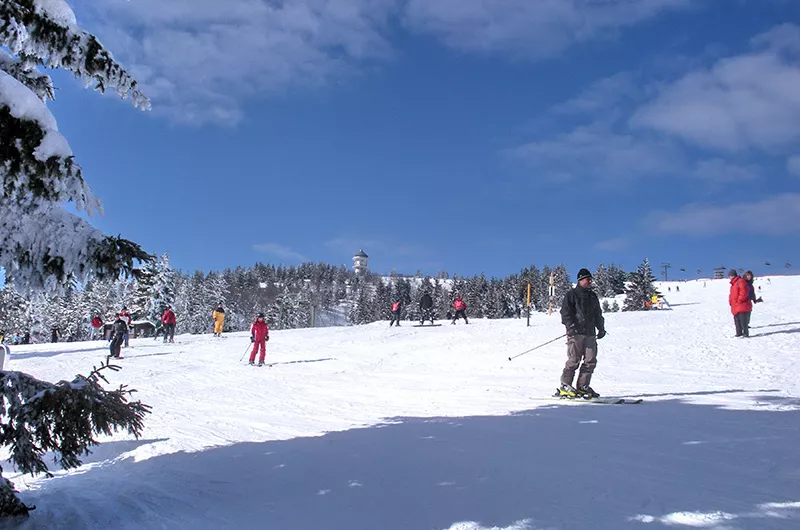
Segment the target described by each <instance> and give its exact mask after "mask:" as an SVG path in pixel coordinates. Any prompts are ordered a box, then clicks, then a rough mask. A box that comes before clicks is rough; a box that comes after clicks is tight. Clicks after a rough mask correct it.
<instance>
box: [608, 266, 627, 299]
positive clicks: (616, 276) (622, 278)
mask: <svg viewBox="0 0 800 530" xmlns="http://www.w3.org/2000/svg"><path fill="white" fill-rule="evenodd" d="M627 281H628V275H627V274H626V273H625V271H624V270H622V267H620V266H618V265H616V264H615V263H613V262H612V263H611V265H609V267H608V283H609V285H610V286H611V290H610V293H613V294H609V296H616V295H618V294H624V293H625V284H626V283H627Z"/></svg>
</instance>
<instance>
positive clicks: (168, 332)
mask: <svg viewBox="0 0 800 530" xmlns="http://www.w3.org/2000/svg"><path fill="white" fill-rule="evenodd" d="M176 320H177V319H176V318H175V313H174V312H173V311H172V307H170V306H167V310H166V311H164V314H163V315H161V323H162V324H163V325H164V342H165V343H166V342H167V340H169V342H175V322H176Z"/></svg>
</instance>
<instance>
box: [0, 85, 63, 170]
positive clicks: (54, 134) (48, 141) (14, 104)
mask: <svg viewBox="0 0 800 530" xmlns="http://www.w3.org/2000/svg"><path fill="white" fill-rule="evenodd" d="M0 106H8V108H9V112H10V113H11V115H12V116H14V117H15V118H18V119H21V120H33V121H35V122H36V123H38V124H39V125H40V126H41V128H42V129H43V130H44V133H45V136H44V138H43V139H42V142H41V143H40V144H39V146H38V147H37V148H36V150H35V151H34V156H35V157H36V158H37V160H41V161H46V160H47V159H48V158H50V157H51V156H59V157H63V158H66V157H69V156H72V149H71V148H70V146H69V143H68V142H67V139H66V138H64V137H63V136H62V135H61V133H59V132H58V125H57V124H56V119H55V117H54V116H53V114H52V113H51V112H50V110H49V109H48V108H47V105H45V104H44V102H43V101H42V100H41V99H39V98H38V97H37V96H36V94H34V93H33V91H31V89H29V88H28V87H26V86H25V85H23V84H22V83H20V82H19V81H17V80H16V79H14V78H13V77H12V76H10V75H8V74H7V73H5V72H4V71H2V70H0Z"/></svg>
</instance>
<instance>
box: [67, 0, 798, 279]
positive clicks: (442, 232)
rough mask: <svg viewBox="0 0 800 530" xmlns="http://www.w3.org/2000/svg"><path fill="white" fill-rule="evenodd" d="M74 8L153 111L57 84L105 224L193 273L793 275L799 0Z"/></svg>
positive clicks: (478, 0)
mask: <svg viewBox="0 0 800 530" xmlns="http://www.w3.org/2000/svg"><path fill="white" fill-rule="evenodd" d="M72 6H73V8H74V10H75V13H76V15H77V17H78V21H79V23H80V24H81V25H82V26H83V27H85V28H86V29H87V30H89V31H92V32H94V33H95V34H97V35H98V36H99V37H100V39H101V40H102V41H103V43H104V44H106V45H107V46H108V47H109V48H110V49H111V51H112V52H113V53H114V54H115V56H116V57H117V58H118V59H119V60H120V61H122V62H123V64H125V65H126V66H127V67H129V69H131V70H132V71H133V72H134V73H136V74H137V76H138V78H139V79H140V81H141V83H142V84H143V86H144V88H145V90H146V92H147V93H148V94H149V95H150V96H151V98H152V103H153V111H152V112H149V113H144V112H139V111H137V110H135V109H133V108H132V107H131V106H130V105H129V104H127V103H125V102H121V101H119V100H117V99H115V98H114V97H112V96H107V97H101V96H98V94H96V93H93V92H92V91H91V90H84V89H83V87H82V85H80V84H79V83H77V82H76V81H74V80H72V79H69V78H68V77H67V76H63V75H57V76H56V77H55V81H56V84H57V85H58V87H59V91H58V93H57V97H58V99H57V101H56V102H55V103H54V104H53V105H52V109H53V112H54V114H55V116H56V118H57V119H58V120H59V127H60V129H61V130H62V132H63V133H64V134H65V135H66V137H67V138H68V139H69V140H70V143H71V146H72V148H73V150H74V151H75V153H76V156H77V158H78V161H79V163H80V164H81V165H82V167H83V169H84V175H85V177H86V179H87V181H88V182H89V183H90V185H91V186H92V189H93V190H94V192H95V193H96V194H97V195H98V196H99V197H100V198H101V199H102V200H103V203H104V207H105V215H104V216H103V217H101V218H99V219H96V220H95V224H96V226H98V227H99V228H101V229H102V230H104V231H105V232H106V233H109V234H122V235H123V236H124V237H127V238H129V239H132V240H134V241H136V242H138V243H140V244H142V245H143V246H144V247H145V248H146V249H147V250H149V251H151V252H157V253H162V252H169V254H170V256H171V258H172V263H173V265H174V266H176V267H177V268H181V269H184V270H191V271H193V270H195V269H200V270H205V271H207V270H212V269H217V270H218V269H223V268H225V267H235V266H236V265H245V266H250V265H252V264H253V263H255V262H256V261H263V262H267V263H276V264H277V263H284V264H293V263H295V264H296V263H300V262H302V261H324V262H327V263H335V264H338V263H343V264H351V256H352V254H353V253H354V252H356V251H358V250H359V248H363V249H364V250H365V251H366V252H367V253H368V254H369V255H370V257H371V258H372V259H371V267H372V268H373V269H374V270H377V271H380V272H388V271H390V270H392V269H396V270H397V271H399V272H404V273H414V272H416V271H417V270H421V271H422V272H423V273H435V272H437V271H440V270H446V271H448V272H450V273H451V274H452V273H458V274H465V275H472V274H479V273H481V272H484V273H486V274H487V275H489V276H503V275H506V274H509V273H513V272H517V271H518V270H519V269H521V268H522V267H524V266H526V265H528V264H531V263H536V264H539V265H540V266H541V265H544V264H551V265H555V264H558V263H562V262H563V263H565V264H566V265H567V267H568V268H569V269H570V271H571V272H573V273H574V272H575V271H577V269H578V268H579V267H582V266H590V267H592V268H594V267H595V266H597V265H598V264H599V263H601V262H605V263H610V262H612V261H614V262H617V263H621V264H623V265H624V266H625V268H626V269H633V268H635V266H636V265H637V264H638V263H639V262H640V261H641V260H642V258H643V257H645V256H648V257H649V258H650V260H651V262H652V263H653V264H654V265H659V264H661V263H662V262H669V263H671V264H672V265H673V268H672V269H671V271H670V273H671V274H673V275H680V274H681V273H680V272H679V269H680V268H685V269H686V270H687V274H688V273H689V272H691V273H693V272H694V271H695V270H696V269H702V270H704V271H710V269H711V268H713V267H715V266H719V265H725V266H728V267H731V266H736V267H744V268H752V269H753V270H754V271H756V273H757V274H763V273H767V272H770V271H773V272H780V273H784V272H789V271H791V270H792V269H785V268H784V264H785V263H787V262H790V263H793V267H794V268H796V267H800V256H798V254H800V250H798V249H799V248H800V244H799V243H800V237H798V236H799V235H800V3H798V2H793V1H789V0H731V1H722V0H718V1H714V0H625V1H602V2H598V1H596V0H595V1H589V0H563V1H559V2H555V1H553V2H545V1H541V2H539V1H536V2H534V1H530V0H502V1H501V0H497V1H494V2H491V1H488V2H487V1H485V0H335V1H332V0H331V1H326V0H284V1H281V2H262V1H255V0H226V2H219V1H218V0H194V1H192V2H184V1H178V0H132V1H127V0H102V1H99V2H98V1H96V0H91V1H89V0H74V1H73V2H72ZM766 260H769V261H770V262H771V263H772V266H771V267H766V266H765V265H764V262H765V261H766Z"/></svg>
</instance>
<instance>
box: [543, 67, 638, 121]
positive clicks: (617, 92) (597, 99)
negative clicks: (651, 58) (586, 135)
mask: <svg viewBox="0 0 800 530" xmlns="http://www.w3.org/2000/svg"><path fill="white" fill-rule="evenodd" d="M640 96H641V89H640V88H639V87H638V86H637V85H636V83H635V80H634V78H633V76H632V75H631V74H630V73H627V72H621V73H618V74H615V75H612V76H610V77H605V78H603V79H600V80H599V81H596V82H594V83H592V84H591V85H590V86H589V87H588V88H586V89H585V90H584V91H583V92H581V93H580V94H578V95H577V96H575V97H574V98H572V99H569V100H567V101H565V102H564V103H559V104H558V105H555V106H554V107H552V108H551V109H550V111H551V112H554V113H556V114H583V113H591V112H608V111H610V110H612V109H615V108H617V107H618V106H620V105H621V104H624V103H625V102H630V101H634V100H635V99H637V98H638V97H640Z"/></svg>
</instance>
